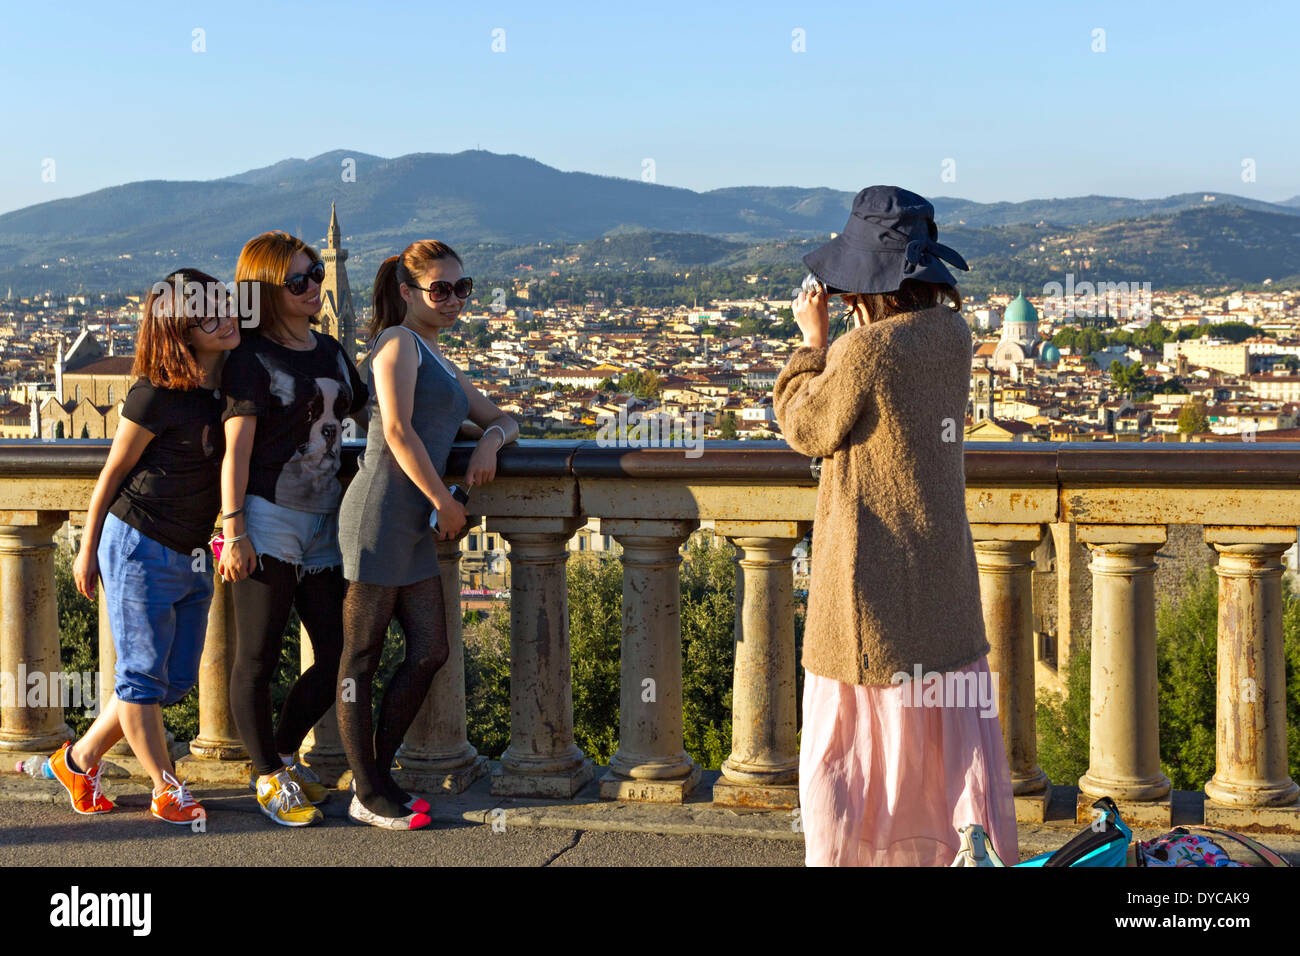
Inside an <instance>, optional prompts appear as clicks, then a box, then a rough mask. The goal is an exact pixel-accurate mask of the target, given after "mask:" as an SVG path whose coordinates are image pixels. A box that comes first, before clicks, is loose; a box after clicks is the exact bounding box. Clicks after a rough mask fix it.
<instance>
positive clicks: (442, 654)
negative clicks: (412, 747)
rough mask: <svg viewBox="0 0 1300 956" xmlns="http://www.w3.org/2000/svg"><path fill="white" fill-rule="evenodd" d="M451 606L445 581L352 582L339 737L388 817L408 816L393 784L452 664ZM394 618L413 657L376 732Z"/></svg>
mask: <svg viewBox="0 0 1300 956" xmlns="http://www.w3.org/2000/svg"><path fill="white" fill-rule="evenodd" d="M444 607H445V605H444V602H443V599H442V578H441V577H439V576H438V575H434V576H433V577H431V578H426V579H425V580H423V581H417V582H416V583H415V584H408V585H406V586H405V587H385V586H383V585H379V584H363V583H360V582H357V581H349V582H348V591H347V598H346V599H345V600H344V602H343V623H344V635H345V638H344V647H343V660H342V663H341V665H340V668H339V705H338V715H339V735H340V736H341V737H342V738H343V748H344V750H346V751H347V755H348V764H349V765H350V766H351V767H352V778H353V780H354V781H355V783H356V789H357V798H358V799H359V800H360V801H361V802H362V803H363V804H364V805H365V806H366V808H367V809H368V810H370V811H372V812H374V813H378V814H380V815H382V816H401V815H403V814H405V813H406V810H405V808H404V807H402V806H401V804H402V803H403V802H404V800H405V799H409V798H408V797H407V796H406V794H405V793H404V792H403V791H402V790H400V789H399V788H398V787H397V785H396V784H395V783H394V782H393V778H392V775H391V771H392V766H393V757H394V755H395V754H396V753H397V748H398V747H399V746H401V743H402V738H403V737H405V736H406V731H407V729H408V728H409V727H410V726H411V723H412V722H413V721H414V720H415V717H416V714H418V713H419V711H420V707H421V705H422V704H423V703H424V700H425V698H426V697H427V696H428V695H429V685H430V684H432V683H433V677H434V675H435V674H436V673H437V672H438V668H440V667H442V665H443V664H445V663H446V662H447V655H448V653H449V650H448V645H447V619H446V616H445V615H446V612H445V610H444ZM394 617H396V618H397V622H398V624H400V625H401V627H402V632H403V634H405V636H406V657H405V659H404V660H403V661H402V663H401V666H400V667H398V669H397V672H396V673H394V674H393V677H392V679H391V680H390V681H389V682H388V686H387V688H385V690H384V700H383V703H382V704H380V707H379V729H378V730H377V731H373V732H372V729H371V728H372V720H371V715H370V707H371V689H372V686H373V681H374V676H375V671H376V670H377V669H378V668H379V661H380V658H381V657H382V656H383V652H384V637H385V636H386V635H387V633H388V624H389V622H390V621H392V620H393V618H394Z"/></svg>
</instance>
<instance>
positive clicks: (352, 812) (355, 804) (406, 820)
mask: <svg viewBox="0 0 1300 956" xmlns="http://www.w3.org/2000/svg"><path fill="white" fill-rule="evenodd" d="M348 817H349V818H350V819H352V820H354V821H356V822H357V823H366V824H369V825H370V826H372V827H382V828H383V829H385V830H419V829H421V828H422V827H427V826H428V825H429V824H430V823H432V822H433V820H432V819H431V818H430V817H429V815H428V814H426V813H408V814H407V815H406V816H404V817H381V816H380V815H379V814H377V813H372V812H371V811H369V810H367V809H366V805H365V804H364V803H362V802H361V799H360V798H359V797H357V796H356V795H353V797H352V803H351V805H349V807H348Z"/></svg>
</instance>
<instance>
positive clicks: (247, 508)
mask: <svg viewBox="0 0 1300 956" xmlns="http://www.w3.org/2000/svg"><path fill="white" fill-rule="evenodd" d="M244 527H245V529H246V530H247V531H248V540H249V541H250V542H251V543H252V545H253V550H254V551H256V552H257V556H258V557H259V558H261V557H262V556H263V555H270V556H271V557H273V558H278V559H279V560H281V561H283V562H285V563H286V564H292V565H294V566H295V567H296V568H297V569H298V578H299V580H301V579H302V576H303V575H304V574H311V573H312V572H315V571H326V570H328V569H329V568H337V567H339V566H340V565H342V564H343V552H342V551H340V550H339V515H338V512H337V511H335V512H331V513H330V514H323V515H319V514H312V513H311V512H309V511H297V510H295V509H293V508H286V507H284V506H283V505H277V504H275V503H273V502H270V501H267V500H266V499H265V498H260V497H258V496H257V495H247V496H245V498H244Z"/></svg>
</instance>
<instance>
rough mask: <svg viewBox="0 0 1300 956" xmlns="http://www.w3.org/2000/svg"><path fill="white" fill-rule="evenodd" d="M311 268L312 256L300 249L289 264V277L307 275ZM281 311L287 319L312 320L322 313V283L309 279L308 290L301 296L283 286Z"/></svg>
mask: <svg viewBox="0 0 1300 956" xmlns="http://www.w3.org/2000/svg"><path fill="white" fill-rule="evenodd" d="M311 267H312V258H311V256H309V255H307V253H305V252H303V251H302V250H301V249H299V250H298V251H297V252H295V253H294V254H293V259H291V260H290V262H289V275H290V276H294V275H305V274H306V273H307V272H308V271H309V270H310V269H311ZM280 310H281V312H283V313H284V315H285V316H286V317H293V318H299V319H305V318H311V317H312V316H313V315H315V314H316V313H317V312H319V311H320V283H319V282H317V281H316V280H315V279H308V280H307V288H305V289H303V291H302V292H301V294H299V295H294V294H293V293H292V292H290V291H289V290H288V289H286V288H284V287H283V286H281V287H280Z"/></svg>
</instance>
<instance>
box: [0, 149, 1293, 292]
mask: <svg viewBox="0 0 1300 956" xmlns="http://www.w3.org/2000/svg"><path fill="white" fill-rule="evenodd" d="M352 171H354V172H355V181H345V173H350V172H352ZM852 198H853V193H851V192H845V191H840V190H834V189H826V188H800V187H766V186H738V187H730V188H725V189H715V190H710V191H707V192H694V191H692V190H689V189H681V188H677V187H672V186H663V185H658V184H656V183H646V182H641V181H638V180H630V179H619V178H615V177H610V176H596V175H592V174H589V173H580V172H562V171H560V170H557V169H553V168H551V167H549V166H546V165H544V164H542V163H539V162H537V161H536V160H532V159H528V158H526V157H523V156H514V155H499V154H495V153H490V152H484V151H481V150H471V151H467V152H462V153H455V154H433V153H413V154H410V155H407V156H400V157H397V158H395V159H384V158H382V157H378V156H371V155H368V154H365V153H359V152H354V151H347V150H336V151H334V152H330V153H325V154H322V155H320V156H316V157H314V158H312V159H308V160H301V159H288V160H284V161H283V162H279V163H276V164H274V165H272V166H267V167H264V168H262V169H255V170H250V171H248V172H245V173H240V174H238V175H235V176H229V177H226V178H224V179H218V180H210V181H204V182H172V181H158V180H153V181H145V182H136V183H129V184H127V185H124V186H115V187H112V188H109V189H102V190H99V191H97V192H93V193H89V194H87V195H84V196H78V197H74V198H71V199H59V200H54V201H52V202H46V203H40V204H37V205H35V206H29V207H27V208H25V209H19V210H16V211H14V212H10V213H6V214H5V215H3V216H0V288H3V287H5V286H12V287H13V288H14V290H15V292H18V293H20V294H31V293H34V292H38V291H42V290H45V289H50V290H53V291H58V292H68V291H75V290H76V289H78V288H84V289H86V290H105V289H112V288H137V287H141V286H146V285H147V284H148V283H150V282H152V281H154V280H155V279H157V278H159V277H160V276H161V275H164V274H166V272H168V271H170V270H171V269H172V268H175V267H176V266H178V265H182V264H192V265H195V266H198V267H200V268H205V269H207V270H208V271H211V272H214V273H216V274H218V275H224V276H228V275H230V274H231V273H232V272H233V268H234V262H235V259H236V257H237V256H238V253H239V249H240V248H241V247H242V245H243V244H244V242H245V241H246V240H247V239H248V238H249V237H251V236H253V235H255V234H256V233H258V232H261V231H263V230H265V229H272V228H279V229H286V230H288V231H290V232H293V233H295V234H297V235H300V236H302V237H303V238H304V239H306V240H307V241H308V242H311V243H313V244H317V243H319V242H320V237H321V236H323V235H324V234H325V230H326V225H327V223H328V218H329V209H330V203H331V201H333V202H336V203H337V206H338V214H339V221H340V224H341V225H342V227H343V230H344V234H345V240H344V244H345V245H346V246H347V247H348V248H349V249H350V250H351V253H352V258H351V259H350V260H349V268H350V271H351V273H352V275H353V276H354V279H353V285H354V287H360V288H363V289H364V288H365V287H366V286H367V285H368V283H369V279H370V277H371V276H372V275H373V270H374V268H375V267H376V266H377V265H378V262H379V260H380V259H381V258H383V257H384V256H386V255H391V254H392V253H393V252H395V251H397V250H398V249H400V248H402V247H403V246H405V245H406V244H407V243H408V242H410V241H411V240H412V239H415V238H420V237H427V236H435V237H438V238H441V239H444V240H445V241H447V242H450V243H451V244H452V245H454V246H456V247H457V248H458V250H463V249H475V250H478V251H479V252H480V256H479V261H480V262H483V261H484V260H487V261H490V262H491V266H490V268H491V269H493V270H497V269H500V270H501V271H499V272H496V273H495V274H497V275H498V276H503V275H506V274H508V272H509V270H512V269H514V268H516V267H517V266H518V265H520V264H521V263H522V260H524V259H529V260H533V261H535V265H534V268H536V269H540V268H542V267H544V266H547V265H550V264H551V260H552V259H555V258H561V259H563V258H566V257H569V256H571V255H573V252H572V250H573V248H575V247H576V246H583V245H584V244H586V246H589V245H590V241H591V240H603V239H604V238H605V237H610V238H611V239H612V238H617V237H625V236H632V235H638V236H640V237H641V238H640V239H639V240H638V241H637V242H636V243H634V245H636V246H638V247H644V248H645V249H652V250H655V251H652V252H649V253H647V254H646V256H642V257H641V261H640V262H635V261H630V262H629V265H628V266H627V267H629V268H639V267H645V266H646V265H647V264H648V263H647V261H646V260H647V259H648V257H649V256H651V255H653V256H654V259H653V262H654V263H658V264H659V265H658V266H657V268H670V267H672V266H674V265H676V264H687V265H692V264H693V265H708V266H710V267H718V268H732V267H735V268H754V267H758V266H761V265H762V264H764V263H773V262H777V263H779V262H787V263H788V262H790V261H795V260H797V255H795V252H796V251H797V250H798V247H800V246H802V245H804V244H805V243H804V241H805V240H810V239H813V238H818V237H820V238H821V239H824V238H825V236H826V235H827V234H828V233H830V232H834V231H838V230H839V229H842V228H843V226H844V220H845V218H846V217H847V213H848V210H849V207H850V203H851V201H852ZM931 201H932V202H933V203H934V205H935V211H936V217H937V219H938V221H939V223H940V226H941V228H942V229H943V234H944V238H945V239H946V240H948V241H950V242H951V243H952V244H953V245H954V246H956V247H957V248H958V249H960V250H962V251H963V253H964V254H966V255H967V258H968V259H970V260H971V262H972V265H973V266H975V267H976V271H975V272H973V273H972V275H971V277H970V278H971V280H972V281H973V282H974V284H976V285H978V284H980V283H983V282H984V281H986V280H990V279H992V278H994V276H995V275H996V276H998V277H1000V279H1001V280H1002V281H1025V282H1026V283H1027V284H1028V283H1030V282H1032V281H1038V282H1041V281H1044V280H1042V279H1041V278H1040V279H1037V280H1034V279H1033V277H1034V276H1037V275H1038V274H1039V273H1041V272H1044V268H1048V267H1050V268H1056V267H1057V266H1059V264H1060V263H1061V262H1062V261H1064V260H1065V259H1068V258H1069V257H1062V256H1057V257H1056V258H1055V259H1053V258H1052V257H1051V256H1050V255H1049V256H1039V257H1038V258H1039V262H1037V263H1035V262H1033V261H1031V260H1033V259H1034V258H1035V257H1034V256H1032V255H1025V254H1024V253H1025V252H1026V251H1027V250H1028V247H1029V245H1030V244H1032V243H1039V244H1043V243H1046V242H1047V241H1049V240H1050V241H1052V242H1055V243H1056V244H1057V245H1060V246H1064V247H1071V248H1072V247H1073V246H1076V245H1083V246H1085V247H1086V246H1088V245H1091V246H1093V247H1094V248H1095V249H1096V248H1100V249H1101V250H1102V252H1103V253H1104V255H1102V256H1098V255H1097V254H1095V253H1094V254H1092V255H1090V256H1084V257H1080V258H1081V259H1083V258H1087V259H1090V260H1091V261H1092V262H1093V263H1094V266H1093V267H1094V268H1097V267H1098V266H1097V265H1095V263H1098V262H1102V263H1104V262H1105V260H1107V259H1109V260H1111V261H1110V264H1109V265H1110V268H1111V269H1112V270H1115V269H1119V268H1121V267H1122V268H1123V269H1124V270H1127V269H1129V268H1133V269H1136V270H1137V271H1139V272H1141V273H1142V276H1135V277H1134V278H1144V279H1149V280H1150V281H1153V282H1157V281H1161V280H1159V279H1157V278H1156V276H1157V275H1162V276H1164V278H1165V279H1166V280H1172V279H1173V278H1174V277H1175V276H1178V275H1183V274H1186V275H1187V276H1188V278H1187V280H1186V281H1188V282H1197V281H1204V282H1207V283H1208V282H1211V281H1213V282H1215V283H1218V282H1227V283H1233V282H1241V283H1245V282H1259V281H1261V280H1262V279H1263V278H1273V279H1275V280H1278V279H1281V278H1282V277H1284V276H1286V275H1294V274H1295V273H1297V272H1300V264H1298V263H1300V258H1298V257H1297V253H1300V246H1298V245H1297V235H1298V234H1300V196H1296V197H1293V198H1291V199H1288V200H1286V201H1285V202H1281V203H1268V202H1262V201H1259V200H1254V199H1248V198H1244V197H1241V196H1233V195H1227V194H1223V193H1219V194H1204V193H1186V194H1181V195H1177V196H1169V197H1166V198H1164V199H1146V200H1142V199H1125V198H1120V197H1111V196H1082V197H1075V198H1068V199H1036V200H1028V201H1026V202H1019V203H977V202H972V201H970V200H965V199H958V198H951V197H943V196H936V197H932V198H931ZM1134 220H1137V222H1134ZM1121 222H1123V224H1121ZM1139 222H1140V223H1141V225H1139V224H1138V223H1139ZM650 237H653V238H650ZM1098 242H1102V243H1103V246H1101V247H1099V246H1098ZM539 243H541V244H543V245H542V248H541V249H540V250H538V249H537V244H539ZM546 244H550V246H549V248H548V247H547V245H546ZM1135 244H1136V245H1135ZM608 245H609V244H607V243H603V242H602V243H601V246H604V247H606V248H603V249H594V248H593V249H589V250H588V251H589V252H590V253H591V254H589V255H588V254H583V253H579V254H578V260H577V262H573V263H565V269H566V270H567V271H573V267H574V266H578V267H579V268H589V269H593V270H600V269H605V268H611V264H610V263H608V262H606V261H605V260H607V259H609V258H610V257H609V256H608V255H606V256H605V258H604V259H602V258H601V255H602V253H608V252H610V250H609V249H608V248H607V247H608ZM586 246H584V248H585V247H586ZM1138 246H1141V248H1139V247H1138ZM528 247H532V248H531V249H529V248H528ZM620 248H621V246H620ZM629 248H631V247H629ZM534 250H535V251H534ZM1015 250H1018V251H1015ZM656 252H657V253H658V254H656ZM1115 253H1117V254H1118V258H1117V256H1116V254H1115ZM1182 253H1185V254H1182ZM1171 257H1172V258H1171ZM1175 260H1176V263H1175ZM621 261H622V260H620V262H621ZM602 262H604V263H605V264H604V265H602V264H601V263H602ZM1162 263H1167V264H1168V265H1169V266H1170V268H1165V266H1164V265H1162ZM484 264H485V265H486V262H485V263H484ZM651 267H652V268H653V267H656V266H651ZM475 269H477V270H478V271H480V272H483V267H482V266H478V265H476V266H475ZM1165 273H1168V275H1164V274H1165ZM1197 276H1203V280H1202V279H1198V278H1197ZM1109 277H1110V276H1107V278H1109ZM1122 278H1126V276H1115V279H1116V281H1118V280H1119V279H1122Z"/></svg>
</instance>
